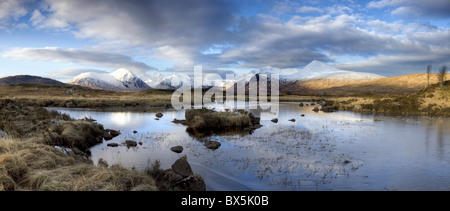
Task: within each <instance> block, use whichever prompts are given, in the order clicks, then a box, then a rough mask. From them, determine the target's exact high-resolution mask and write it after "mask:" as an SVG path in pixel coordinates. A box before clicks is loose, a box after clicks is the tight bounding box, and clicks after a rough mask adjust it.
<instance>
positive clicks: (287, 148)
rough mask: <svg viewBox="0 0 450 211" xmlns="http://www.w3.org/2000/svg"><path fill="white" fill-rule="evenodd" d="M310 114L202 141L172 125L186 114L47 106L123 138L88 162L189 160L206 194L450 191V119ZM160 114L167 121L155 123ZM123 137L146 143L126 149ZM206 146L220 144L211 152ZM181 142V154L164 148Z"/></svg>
mask: <svg viewBox="0 0 450 211" xmlns="http://www.w3.org/2000/svg"><path fill="white" fill-rule="evenodd" d="M312 108H313V107H312V106H306V107H300V106H298V103H280V105H279V109H280V111H279V113H278V115H277V117H278V120H279V121H278V123H273V122H272V121H270V120H261V124H262V125H263V126H262V127H261V128H259V129H256V130H255V131H253V133H251V134H230V135H221V136H211V137H208V138H204V139H201V140H199V139H197V138H195V137H192V136H190V135H189V134H188V133H187V132H186V126H184V125H181V124H175V123H172V121H173V120H174V119H175V118H176V119H184V111H183V110H173V109H144V110H142V109H141V110H139V111H138V110H135V111H133V110H109V111H100V110H88V109H61V108H51V109H52V110H58V111H60V112H64V113H67V114H69V115H70V116H72V117H73V118H76V119H81V118H84V117H91V118H93V119H95V120H97V122H98V123H100V124H102V125H104V127H105V128H108V129H115V130H120V131H121V133H122V134H121V135H120V136H118V137H116V138H114V139H113V140H110V141H104V142H103V143H102V144H99V145H96V146H94V147H93V148H91V152H92V160H93V161H94V163H97V162H98V160H99V159H100V158H102V159H104V160H106V161H107V162H108V163H109V164H110V165H111V164H118V163H120V164H122V165H123V166H125V167H127V168H133V167H135V168H137V169H141V170H144V169H146V168H147V167H148V166H149V164H150V163H152V162H154V161H155V160H159V161H160V162H161V167H162V168H163V169H168V168H170V166H171V165H172V164H173V163H174V162H175V161H176V160H177V159H178V158H180V157H181V156H183V155H187V157H188V161H189V163H190V164H191V166H192V169H193V171H194V173H196V174H199V175H201V176H202V177H203V178H204V179H205V183H206V185H207V190H217V191H228V190H231V191H241V190H262V191H265V190H281V191H292V190H308V191H309V190H344V191H347V190H364V191H365V190H450V118H448V117H426V116H413V117H402V116H392V115H380V114H360V113H354V112H348V111H339V112H334V113H323V112H318V113H316V112H313V111H312ZM157 112H161V113H163V115H164V116H163V117H162V118H159V120H158V119H156V117H155V114H156V113H157ZM256 113H257V112H256ZM301 114H304V116H303V117H302V116H301ZM274 117H275V116H274ZM290 119H295V122H292V121H289V120H290ZM134 131H136V132H137V133H134ZM125 140H134V141H137V142H142V145H138V146H137V147H135V148H133V147H132V148H127V147H126V146H125V145H124V144H122V143H123V142H125ZM205 140H213V141H218V142H220V143H221V144H222V145H221V147H220V148H218V149H217V150H210V149H207V148H206V147H205V146H204V144H203V141H205ZM108 143H118V144H120V146H119V147H115V148H112V147H107V144H108ZM178 145H179V146H182V147H183V148H184V151H183V152H182V153H180V154H177V153H174V152H172V151H171V150H170V148H171V147H173V146H178Z"/></svg>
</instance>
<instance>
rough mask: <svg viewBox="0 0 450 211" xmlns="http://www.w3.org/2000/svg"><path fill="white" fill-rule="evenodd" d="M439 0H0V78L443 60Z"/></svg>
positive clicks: (447, 36)
mask: <svg viewBox="0 0 450 211" xmlns="http://www.w3.org/2000/svg"><path fill="white" fill-rule="evenodd" d="M448 11H450V1H449V0H429V1H422V0H373V1H369V0H366V1H356V0H342V1H338V0H334V1H333V0H328V1H324V0H304V1H294V0H245V1H238V0H184V1H183V0H134V1H123V0H109V1H100V0H77V1H73V0H0V64H1V65H0V77H2V76H10V75H18V74H29V75H38V76H44V77H51V78H55V79H58V80H62V81H68V80H70V79H71V78H73V77H75V76H76V75H77V74H80V73H82V72H86V71H95V72H111V71H114V70H115V69H118V68H127V69H130V70H131V71H133V72H135V73H138V74H141V75H145V74H147V73H151V72H155V71H159V72H161V73H163V74H164V73H174V72H183V73H190V72H192V71H193V67H194V65H203V69H204V72H217V73H220V74H225V73H232V72H248V71H250V70H252V69H257V68H262V67H267V66H271V67H275V68H281V69H283V68H301V67H303V66H304V65H306V64H308V63H309V62H311V61H312V60H320V61H323V62H327V63H330V64H335V65H336V66H338V67H340V68H342V69H347V70H353V71H361V72H371V73H377V74H381V75H384V76H394V75H403V74H412V73H422V72H425V70H426V65H427V64H432V65H433V67H434V71H437V69H438V68H439V67H440V66H441V65H444V64H446V65H449V64H450V29H449V27H450V13H449V12H448Z"/></svg>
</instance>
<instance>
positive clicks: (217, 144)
mask: <svg viewBox="0 0 450 211" xmlns="http://www.w3.org/2000/svg"><path fill="white" fill-rule="evenodd" d="M221 145H222V144H221V143H220V142H217V141H205V146H206V148H208V149H212V150H216V149H218V148H219V147H220V146H221Z"/></svg>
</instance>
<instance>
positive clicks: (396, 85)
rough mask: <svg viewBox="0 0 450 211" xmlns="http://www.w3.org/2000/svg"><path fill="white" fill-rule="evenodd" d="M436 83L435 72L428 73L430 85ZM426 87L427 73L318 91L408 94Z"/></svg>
mask: <svg viewBox="0 0 450 211" xmlns="http://www.w3.org/2000/svg"><path fill="white" fill-rule="evenodd" d="M436 83H438V80H437V74H431V75H430V85H431V84H436ZM426 87H427V74H426V73H418V74H410V75H401V76H394V77H388V78H381V79H376V80H373V81H367V82H361V83H355V84H349V85H344V86H339V87H333V88H327V89H322V90H320V91H323V92H326V93H330V94H339V95H358V94H409V93H415V92H418V91H419V90H421V89H423V88H426Z"/></svg>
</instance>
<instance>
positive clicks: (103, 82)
mask: <svg viewBox="0 0 450 211" xmlns="http://www.w3.org/2000/svg"><path fill="white" fill-rule="evenodd" d="M69 84H75V85H79V86H84V87H89V88H93V89H104V90H113V91H139V90H144V89H149V88H150V86H149V85H147V84H146V83H145V82H144V81H143V80H142V79H140V78H139V76H137V75H135V74H134V73H132V72H130V71H129V70H127V69H124V68H120V69H118V70H116V71H114V72H112V73H109V74H108V73H96V72H87V73H82V74H80V75H78V76H76V77H75V78H74V79H72V81H70V82H69Z"/></svg>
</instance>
